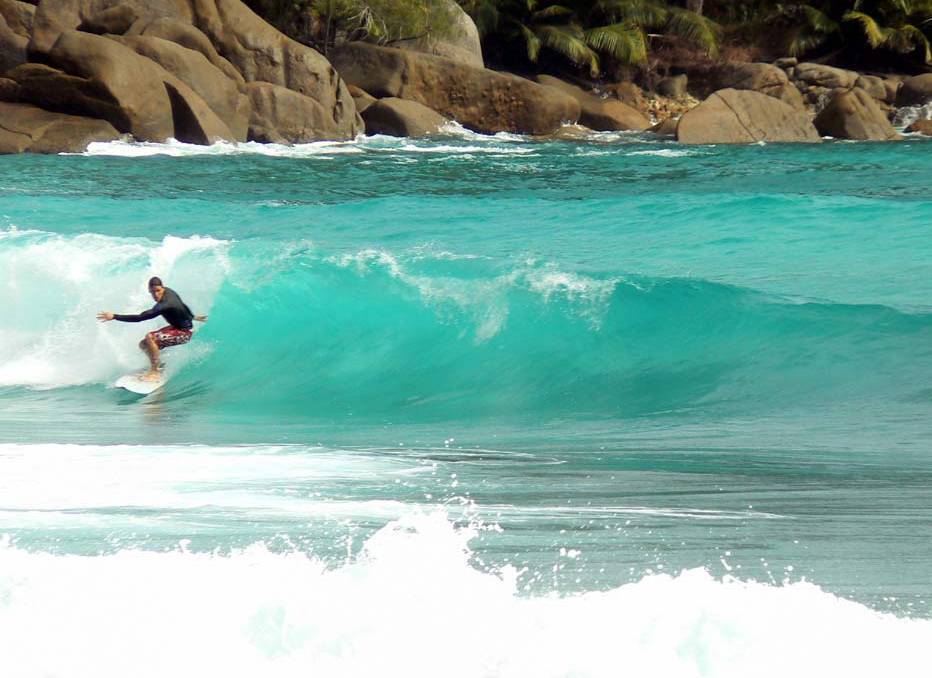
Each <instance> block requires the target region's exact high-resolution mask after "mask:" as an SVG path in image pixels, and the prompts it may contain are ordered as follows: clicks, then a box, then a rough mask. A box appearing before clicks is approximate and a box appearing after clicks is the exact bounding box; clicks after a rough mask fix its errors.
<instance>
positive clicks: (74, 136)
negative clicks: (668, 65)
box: [0, 102, 119, 153]
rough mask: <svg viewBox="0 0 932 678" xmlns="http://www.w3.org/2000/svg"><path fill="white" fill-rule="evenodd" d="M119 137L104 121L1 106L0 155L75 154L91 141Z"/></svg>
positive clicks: (10, 105)
mask: <svg viewBox="0 0 932 678" xmlns="http://www.w3.org/2000/svg"><path fill="white" fill-rule="evenodd" d="M118 136H119V134H118V133H117V131H116V130H115V129H114V128H113V126H112V125H110V124H109V123H107V122H104V121H103V120H94V119H91V118H82V117H78V116H74V115H64V114H61V113H51V112H49V111H45V110H43V109H41V108H37V107H35V106H29V105H27V104H11V103H5V102H0V153H23V152H25V151H29V152H31V153H62V152H71V153H78V152H81V151H83V150H84V149H86V148H87V145H88V144H89V143H91V142H92V141H112V140H114V139H116V138H117V137H118Z"/></svg>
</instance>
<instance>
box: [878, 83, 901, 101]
mask: <svg viewBox="0 0 932 678" xmlns="http://www.w3.org/2000/svg"><path fill="white" fill-rule="evenodd" d="M902 86H903V81H902V80H900V79H899V78H886V79H884V81H883V88H884V90H886V96H885V98H884V101H886V102H887V103H888V104H895V103H896V96H897V93H898V92H899V91H900V87H902Z"/></svg>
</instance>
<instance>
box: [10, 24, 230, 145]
mask: <svg viewBox="0 0 932 678" xmlns="http://www.w3.org/2000/svg"><path fill="white" fill-rule="evenodd" d="M48 58H49V61H50V62H51V63H52V64H53V65H54V66H57V67H58V68H52V67H49V66H45V65H41V64H24V65H22V66H20V67H18V68H16V69H13V70H12V71H10V77H12V78H13V79H14V80H16V81H17V82H18V83H19V84H20V87H21V98H22V99H23V100H24V101H28V102H30V103H33V104H36V105H39V106H42V107H43V108H48V109H52V110H55V111H58V112H61V113H71V114H79V115H86V116H89V117H95V118H102V119H104V120H107V121H108V122H110V123H111V124H112V125H113V126H114V127H115V128H116V129H117V130H118V131H120V132H124V133H125V132H129V133H131V134H132V135H133V136H134V137H136V139H139V140H141V141H164V140H166V139H168V138H171V137H174V138H176V139H178V140H179V141H187V142H191V143H212V142H213V141H216V140H219V139H232V138H233V133H232V131H231V130H230V128H229V126H227V125H226V124H225V123H224V122H223V121H222V120H220V118H219V117H218V116H217V115H216V114H215V113H214V112H213V111H212V110H211V109H210V107H209V106H208V105H207V104H206V103H205V102H204V100H203V99H202V98H201V97H200V96H199V95H198V94H197V93H195V92H194V90H193V89H191V87H189V86H188V85H187V84H185V83H184V82H183V81H181V80H180V79H179V78H177V77H176V76H174V75H173V74H171V73H169V72H168V71H167V70H165V69H164V68H162V67H161V66H159V65H158V64H156V63H155V62H154V61H152V60H150V59H147V58H145V57H142V56H140V55H138V54H136V53H135V52H134V51H133V50H131V49H129V48H128V47H126V46H124V45H121V44H119V43H117V42H116V41H114V40H112V39H109V38H105V37H103V36H99V35H93V34H91V33H82V32H78V31H65V32H64V33H62V34H61V35H60V36H59V38H58V40H57V41H56V42H55V45H54V46H53V47H52V49H51V50H50V51H49V53H48Z"/></svg>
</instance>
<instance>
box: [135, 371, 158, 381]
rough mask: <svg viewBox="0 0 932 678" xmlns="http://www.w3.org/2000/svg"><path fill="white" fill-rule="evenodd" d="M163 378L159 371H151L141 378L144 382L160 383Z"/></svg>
mask: <svg viewBox="0 0 932 678" xmlns="http://www.w3.org/2000/svg"><path fill="white" fill-rule="evenodd" d="M161 378H162V373H161V372H159V371H158V370H149V371H148V372H146V373H145V374H144V375H142V376H141V377H139V379H140V380H142V381H159V380H161Z"/></svg>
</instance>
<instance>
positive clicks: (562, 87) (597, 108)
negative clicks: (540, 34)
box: [537, 75, 650, 132]
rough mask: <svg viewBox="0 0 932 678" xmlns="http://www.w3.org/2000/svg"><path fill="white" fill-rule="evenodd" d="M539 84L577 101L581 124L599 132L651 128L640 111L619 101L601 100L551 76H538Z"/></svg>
mask: <svg viewBox="0 0 932 678" xmlns="http://www.w3.org/2000/svg"><path fill="white" fill-rule="evenodd" d="M537 82H538V83H540V84H541V85H544V86H545V87H552V88H554V89H556V90H559V91H560V92H563V93H564V94H568V95H569V96H571V97H573V98H574V99H576V101H578V102H579V106H580V109H581V110H580V115H579V122H580V123H581V124H583V125H585V126H586V127H588V128H589V129H593V130H596V131H599V132H607V131H625V130H636V131H638V132H640V131H643V130H646V129H647V128H648V127H650V120H648V119H647V117H646V116H645V115H644V114H643V113H641V112H640V111H638V110H636V109H635V108H632V107H631V106H628V105H627V104H625V103H623V102H621V101H618V100H617V99H601V98H599V97H597V96H595V95H594V94H590V93H589V92H586V91H584V90H582V89H581V88H579V87H577V86H576V85H571V84H570V83H568V82H564V81H563V80H560V79H559V78H554V77H553V76H550V75H538V76H537Z"/></svg>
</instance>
